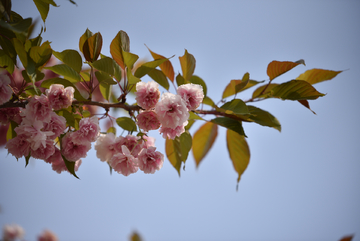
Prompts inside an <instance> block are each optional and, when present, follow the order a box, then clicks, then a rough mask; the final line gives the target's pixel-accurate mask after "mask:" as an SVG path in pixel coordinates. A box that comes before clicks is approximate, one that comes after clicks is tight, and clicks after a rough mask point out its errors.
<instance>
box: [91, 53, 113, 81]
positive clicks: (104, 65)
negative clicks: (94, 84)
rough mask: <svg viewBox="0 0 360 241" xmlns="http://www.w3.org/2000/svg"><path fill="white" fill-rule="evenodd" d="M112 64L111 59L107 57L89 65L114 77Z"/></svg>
mask: <svg viewBox="0 0 360 241" xmlns="http://www.w3.org/2000/svg"><path fill="white" fill-rule="evenodd" d="M113 63H114V60H113V59H111V58H109V57H105V58H101V59H98V60H96V61H94V62H93V63H91V64H90V65H91V66H92V67H94V68H95V69H97V70H100V71H102V72H105V73H107V74H109V75H110V76H114V64H113Z"/></svg>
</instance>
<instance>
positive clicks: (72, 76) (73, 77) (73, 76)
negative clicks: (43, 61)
mask: <svg viewBox="0 0 360 241" xmlns="http://www.w3.org/2000/svg"><path fill="white" fill-rule="evenodd" d="M45 69H49V70H51V71H52V72H54V73H56V74H58V75H62V76H64V78H65V79H67V80H69V81H70V82H71V83H77V82H80V81H81V77H80V74H79V73H77V72H76V71H75V70H74V69H73V68H71V67H69V66H68V65H66V64H58V65H54V66H51V67H45Z"/></svg>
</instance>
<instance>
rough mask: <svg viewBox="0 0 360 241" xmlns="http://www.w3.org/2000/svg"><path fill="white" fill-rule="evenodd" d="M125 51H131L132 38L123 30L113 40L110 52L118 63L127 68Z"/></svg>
mask: <svg viewBox="0 0 360 241" xmlns="http://www.w3.org/2000/svg"><path fill="white" fill-rule="evenodd" d="M123 51H125V52H129V51H130V39H129V36H128V35H127V33H126V32H124V31H122V30H121V31H119V32H118V34H117V35H116V36H115V38H114V39H113V40H112V41H111V44H110V53H111V56H112V57H113V59H114V60H115V61H116V63H118V65H120V67H121V68H122V69H125V62H124V57H123Z"/></svg>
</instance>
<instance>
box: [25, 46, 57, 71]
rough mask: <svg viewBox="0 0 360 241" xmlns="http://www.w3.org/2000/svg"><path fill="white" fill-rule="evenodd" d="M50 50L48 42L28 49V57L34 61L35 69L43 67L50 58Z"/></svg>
mask: <svg viewBox="0 0 360 241" xmlns="http://www.w3.org/2000/svg"><path fill="white" fill-rule="evenodd" d="M51 55H52V49H51V47H50V43H49V42H48V41H46V42H44V43H43V44H42V45H41V46H34V47H31V48H30V51H29V56H30V58H31V59H32V60H33V61H34V63H35V66H36V67H40V66H43V65H45V64H46V63H47V62H48V61H49V60H50V58H51Z"/></svg>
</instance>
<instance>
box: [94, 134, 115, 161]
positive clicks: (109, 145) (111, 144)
mask: <svg viewBox="0 0 360 241" xmlns="http://www.w3.org/2000/svg"><path fill="white" fill-rule="evenodd" d="M95 150H96V156H97V157H98V158H99V159H100V161H102V162H105V161H109V160H110V159H111V157H112V156H113V155H115V154H116V153H117V151H116V150H115V135H114V133H106V134H105V135H100V136H99V137H98V139H97V140H96V143H95Z"/></svg>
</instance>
